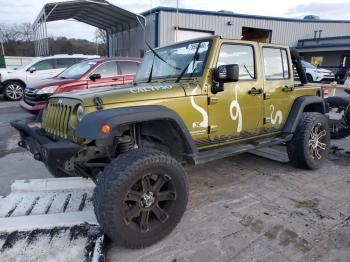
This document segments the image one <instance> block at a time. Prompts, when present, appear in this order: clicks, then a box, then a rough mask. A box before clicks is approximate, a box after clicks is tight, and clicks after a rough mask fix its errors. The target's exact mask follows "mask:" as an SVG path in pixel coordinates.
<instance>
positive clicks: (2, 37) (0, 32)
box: [0, 29, 5, 56]
mask: <svg viewBox="0 0 350 262" xmlns="http://www.w3.org/2000/svg"><path fill="white" fill-rule="evenodd" d="M0 42H1V51H2V55H3V56H5V49H4V34H3V32H2V31H1V29H0Z"/></svg>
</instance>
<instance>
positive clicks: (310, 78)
mask: <svg viewBox="0 0 350 262" xmlns="http://www.w3.org/2000/svg"><path fill="white" fill-rule="evenodd" d="M306 79H307V81H308V82H309V83H312V82H314V79H313V77H312V75H309V74H307V75H306Z"/></svg>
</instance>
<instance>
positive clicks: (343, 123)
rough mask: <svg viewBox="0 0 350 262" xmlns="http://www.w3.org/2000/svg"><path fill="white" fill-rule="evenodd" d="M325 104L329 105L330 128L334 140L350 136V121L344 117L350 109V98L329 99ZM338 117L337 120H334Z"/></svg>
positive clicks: (335, 97)
mask: <svg viewBox="0 0 350 262" xmlns="http://www.w3.org/2000/svg"><path fill="white" fill-rule="evenodd" d="M325 102H326V103H328V104H329V109H330V112H331V113H330V115H329V117H330V119H329V127H330V131H331V138H332V139H341V138H344V137H347V136H349V135H350V123H349V121H350V119H346V118H345V117H344V114H345V112H347V110H348V107H350V97H338V96H333V97H328V98H326V99H325ZM334 116H336V118H333V117H334Z"/></svg>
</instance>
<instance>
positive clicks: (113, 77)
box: [20, 57, 142, 114]
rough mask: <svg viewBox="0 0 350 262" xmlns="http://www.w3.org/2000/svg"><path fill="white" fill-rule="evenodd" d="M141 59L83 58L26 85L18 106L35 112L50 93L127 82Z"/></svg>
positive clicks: (131, 79)
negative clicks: (59, 72)
mask: <svg viewBox="0 0 350 262" xmlns="http://www.w3.org/2000/svg"><path fill="white" fill-rule="evenodd" d="M141 61H142V60H141V59H139V58H129V57H128V58H126V57H112V58H97V59H89V60H84V61H82V62H80V63H77V64H75V65H72V66H71V67H69V68H67V69H66V70H65V71H63V72H62V73H61V74H59V75H58V76H56V77H54V78H49V79H45V80H41V81H37V82H35V83H33V84H31V85H28V86H27V87H26V89H25V90H24V98H23V100H22V101H21V102H20V105H21V107H22V108H23V109H24V110H25V111H27V112H29V113H32V114H38V113H39V112H40V110H41V109H43V108H44V107H45V104H46V101H47V99H48V98H49V97H50V96H51V95H52V94H57V93H63V92H70V91H73V90H80V89H87V88H98V87H106V86H119V85H125V84H131V83H132V82H133V79H134V76H135V74H136V71H137V69H138V66H139V64H140V63H141Z"/></svg>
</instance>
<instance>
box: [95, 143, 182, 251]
mask: <svg viewBox="0 0 350 262" xmlns="http://www.w3.org/2000/svg"><path fill="white" fill-rule="evenodd" d="M155 172H157V174H163V173H164V174H166V176H167V177H168V179H169V180H168V181H171V183H173V185H174V186H173V187H171V188H172V190H175V192H176V193H174V199H173V202H169V203H170V204H169V206H165V207H164V206H163V207H162V208H164V210H165V208H166V207H168V209H166V211H167V212H168V213H167V214H168V217H167V219H166V220H165V221H163V222H162V223H160V220H159V221H158V222H159V223H158V224H155V223H157V220H154V219H156V218H157V217H156V215H155V213H154V214H153V217H152V219H153V225H157V227H154V228H153V229H152V227H151V225H152V224H149V225H150V227H149V230H148V231H146V232H141V229H142V226H141V222H140V227H134V228H132V227H131V225H133V226H134V224H136V223H137V222H134V221H132V220H131V222H130V220H129V219H127V215H126V214H128V213H127V212H126V211H125V209H128V208H129V205H131V204H130V203H127V200H126V199H127V198H128V195H129V192H135V191H133V190H137V189H135V187H134V186H135V183H136V184H137V183H138V182H137V181H140V180H141V182H142V181H143V179H144V178H145V177H146V176H149V174H154V173H155ZM153 182H154V183H153V184H152V182H149V185H150V187H149V188H150V189H149V190H150V191H151V190H153V189H154V187H156V183H157V181H153ZM141 184H142V183H141ZM164 185H165V186H166V184H163V186H161V188H164ZM142 187H143V184H142ZM161 188H160V189H161ZM166 190H168V189H166ZM143 192H145V191H143ZM143 192H142V188H141V194H143ZM143 196H144V195H143ZM141 198H142V197H141ZM142 199H143V198H142ZM156 199H157V198H156ZM187 199H188V182H187V175H186V172H185V170H184V168H183V167H182V165H181V164H180V163H179V162H178V161H176V160H175V159H174V158H172V157H171V156H169V155H168V154H166V153H164V152H161V151H159V150H156V149H151V148H140V149H135V150H131V151H129V152H126V153H123V154H121V155H119V156H118V157H117V158H116V159H114V160H113V161H112V162H111V163H110V164H109V165H108V166H107V167H106V168H105V169H104V171H103V173H102V174H101V175H99V176H98V179H97V184H96V188H95V192H94V199H93V203H94V210H95V214H96V218H97V221H98V222H99V224H100V226H101V228H102V230H103V231H104V232H105V234H106V235H107V236H108V237H109V238H110V239H112V240H113V241H114V242H116V243H118V244H119V245H121V246H124V247H128V248H143V247H146V246H149V245H152V244H154V243H156V242H158V241H159V240H161V239H162V238H163V237H165V236H166V235H168V234H169V233H170V232H171V231H172V230H173V229H174V228H175V226H176V225H177V224H178V223H179V221H180V219H181V217H182V215H183V213H184V212H185V209H186V205H187ZM137 203H139V202H136V204H135V205H134V206H133V208H135V207H136V208H138V209H140V207H141V205H138V204H137ZM140 203H141V202H140ZM155 203H156V205H157V206H158V207H159V206H160V204H159V202H157V201H155ZM166 203H168V202H166ZM132 205H133V203H132ZM152 206H154V204H153V205H152ZM152 206H151V207H152ZM169 207H170V208H169ZM142 208H144V207H142ZM130 209H132V207H130ZM140 210H141V209H140ZM128 212H130V210H128ZM140 212H141V213H140V220H139V221H141V215H142V212H143V211H140ZM152 212H153V211H150V213H149V216H147V221H148V217H149V218H151V216H152ZM132 219H134V218H132ZM150 221H151V220H150Z"/></svg>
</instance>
